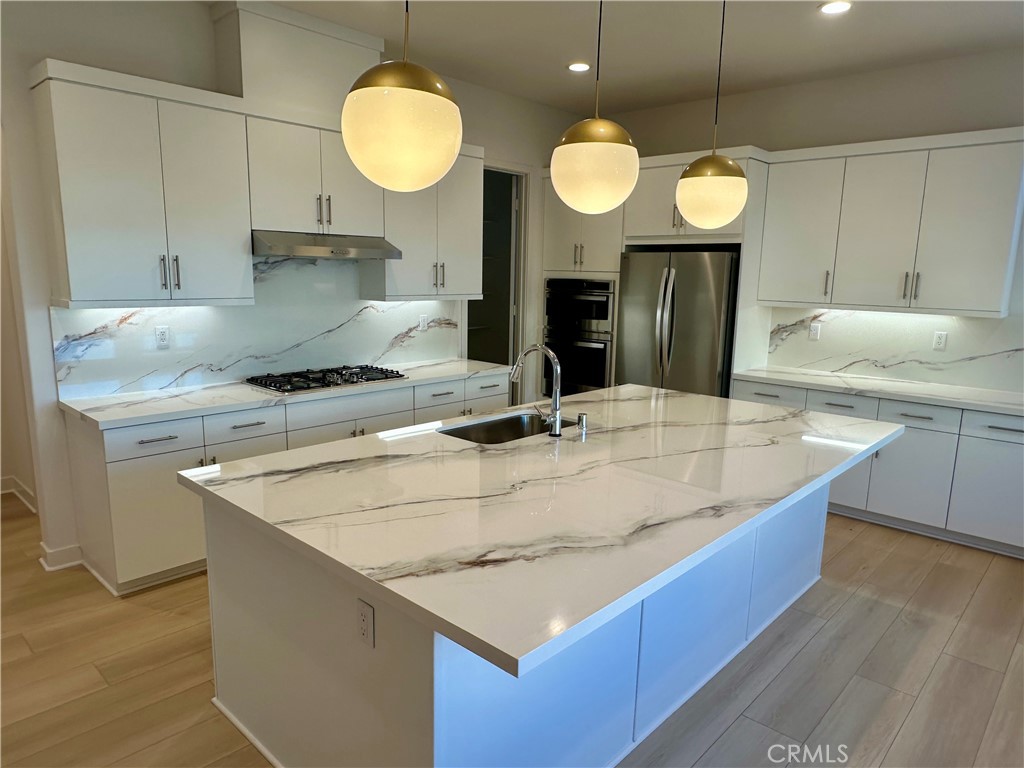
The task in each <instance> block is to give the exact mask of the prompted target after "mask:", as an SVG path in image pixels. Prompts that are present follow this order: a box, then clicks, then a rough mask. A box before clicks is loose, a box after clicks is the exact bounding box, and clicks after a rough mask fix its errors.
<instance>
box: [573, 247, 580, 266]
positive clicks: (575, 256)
mask: <svg viewBox="0 0 1024 768" xmlns="http://www.w3.org/2000/svg"><path fill="white" fill-rule="evenodd" d="M579 262H580V244H579V243H573V244H572V265H573V266H574V267H575V266H576V265H577V264H579Z"/></svg>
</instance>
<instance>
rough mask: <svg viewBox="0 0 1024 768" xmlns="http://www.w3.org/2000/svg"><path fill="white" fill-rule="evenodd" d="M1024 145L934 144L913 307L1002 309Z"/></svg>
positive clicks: (995, 311)
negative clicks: (950, 146) (939, 145)
mask: <svg viewBox="0 0 1024 768" xmlns="http://www.w3.org/2000/svg"><path fill="white" fill-rule="evenodd" d="M1022 148H1024V144H1022V143H1021V142H1011V143H1006V144H988V145H980V146H973V147H956V148H953V149H936V150H932V151H931V152H930V153H929V154H930V157H929V159H928V182H927V184H926V185H925V191H924V209H923V211H922V213H921V235H920V239H919V242H918V247H917V266H916V267H915V278H916V281H915V285H914V290H913V303H912V304H911V306H913V307H916V308H919V309H941V310H959V311H967V312H978V313H986V312H987V313H993V314H997V315H1001V314H1005V313H1006V310H1007V305H1008V301H1009V289H1010V280H1011V278H1012V273H1013V265H1014V259H1015V257H1016V248H1017V241H1018V238H1019V236H1020V216H1021V176H1022V173H1021V171H1022V165H1024V149H1022Z"/></svg>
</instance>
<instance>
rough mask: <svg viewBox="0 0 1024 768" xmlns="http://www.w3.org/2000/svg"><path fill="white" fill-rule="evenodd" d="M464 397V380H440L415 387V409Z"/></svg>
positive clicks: (463, 398) (443, 403)
mask: <svg viewBox="0 0 1024 768" xmlns="http://www.w3.org/2000/svg"><path fill="white" fill-rule="evenodd" d="M465 399H466V382H465V381H441V382H438V383H437V384H424V385H422V386H419V387H416V409H417V410H419V409H420V408H429V407H432V406H435V405H445V404H447V403H454V402H456V401H458V402H460V403H461V402H462V401H463V400H465Z"/></svg>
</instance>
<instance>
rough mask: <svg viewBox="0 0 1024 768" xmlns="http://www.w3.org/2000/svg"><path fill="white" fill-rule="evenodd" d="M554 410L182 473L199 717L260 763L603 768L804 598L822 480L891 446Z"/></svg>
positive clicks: (865, 435) (690, 399) (708, 410)
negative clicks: (540, 419)
mask: <svg viewBox="0 0 1024 768" xmlns="http://www.w3.org/2000/svg"><path fill="white" fill-rule="evenodd" d="M530 409H531V407H526V408H518V409H509V410H510V411H511V412H522V411H524V410H530ZM579 412H586V413H587V414H588V415H589V429H588V431H587V433H586V435H585V436H583V435H581V434H580V432H579V430H578V429H577V428H576V427H566V428H564V430H563V437H562V438H561V439H560V440H555V439H552V438H550V437H548V436H547V435H545V434H542V435H537V436H534V437H529V438H525V439H522V440H517V441H514V442H510V443H504V444H497V445H478V444H476V443H470V442H466V441H464V440H460V439H457V438H455V437H452V436H449V435H444V434H441V433H439V432H437V431H436V428H437V427H438V426H439V424H420V425H417V426H416V427H409V428H403V429H397V430H392V431H390V432H383V433H380V434H378V435H373V436H367V437H365V438H359V439H355V440H346V441H342V442H336V443H329V444H325V445H319V446H313V447H309V448H303V449H299V450H293V451H287V452H284V453H278V454H271V455H268V456H262V457H258V458H254V459H248V460H244V461H238V462H233V463H230V464H224V465H217V466H213V467H204V468H200V469H195V470H190V471H187V472H182V473H181V474H180V482H181V483H182V484H183V485H185V486H186V487H188V488H190V489H192V490H194V491H196V492H197V493H199V494H200V495H201V496H202V498H203V500H204V507H205V520H206V534H207V546H208V564H209V578H210V597H211V623H212V631H213V647H214V659H215V674H216V684H217V695H216V698H215V700H214V701H215V703H216V704H217V706H218V707H220V708H221V710H222V711H223V712H225V714H226V715H227V716H228V717H229V718H231V719H232V721H233V722H235V723H236V725H238V726H239V727H240V728H241V729H242V730H243V732H245V733H246V735H247V736H248V737H249V738H250V739H251V740H252V741H253V743H254V744H255V745H256V746H257V747H258V748H259V749H260V750H261V751H263V752H264V754H265V755H266V756H267V757H268V759H270V760H271V761H272V762H274V763H275V764H279V765H385V764H387V765H517V766H523V765H545V766H549V765H573V766H580V765H608V764H613V763H615V762H616V761H618V760H619V759H621V758H622V757H623V756H624V755H625V754H627V753H628V752H629V751H630V750H631V749H632V748H633V746H634V745H635V743H636V742H638V741H639V740H641V739H642V738H644V736H646V735H647V734H648V733H650V732H651V731H652V730H653V729H654V728H655V727H656V726H657V725H658V724H659V723H660V722H661V721H662V720H664V718H665V717H667V716H668V715H669V714H671V713H672V712H673V711H674V710H675V709H676V708H678V707H679V706H680V705H681V704H682V703H683V702H684V701H685V700H686V699H687V698H689V696H691V695H692V694H693V693H694V692H695V691H696V690H698V689H699V688H700V686H701V685H703V684H704V683H705V682H706V681H707V680H708V679H709V678H710V677H711V676H712V675H714V674H715V672H716V671H718V670H719V669H720V668H721V667H722V666H723V665H724V664H726V663H727V662H728V661H729V660H730V659H731V658H732V657H733V656H734V655H735V654H736V653H738V652H739V651H740V650H741V649H742V648H743V647H745V646H746V645H747V644H748V643H749V642H750V641H751V640H752V639H753V638H754V637H755V636H756V635H757V634H758V633H759V632H760V631H761V630H762V629H763V628H764V627H765V626H767V625H768V624H769V623H770V622H771V621H772V620H773V619H774V618H775V617H776V616H778V615H779V613H781V612H782V611H783V610H784V609H785V608H786V607H788V606H789V605H790V604H791V603H792V602H793V600H795V599H796V598H797V597H799V595H801V594H802V593H803V592H804V591H805V590H806V589H807V588H808V587H809V586H811V584H813V583H814V582H815V581H816V580H817V579H818V575H819V569H820V558H821V546H822V542H823V537H824V525H825V508H826V503H827V499H828V486H829V482H830V480H832V479H833V478H834V477H836V476H837V475H839V474H840V473H842V472H844V471H846V470H847V469H849V468H850V467H852V466H853V465H854V464H856V463H857V462H859V461H861V460H863V459H865V458H866V457H868V456H869V455H870V454H871V453H872V452H873V451H875V450H877V449H879V448H880V447H882V446H883V445H885V444H887V443H888V442H890V441H891V440H893V439H895V438H896V437H897V436H898V435H899V434H900V433H901V432H902V431H903V427H901V426H898V425H893V424H886V423H881V422H876V421H865V420H860V419H853V418H848V417H843V416H834V415H827V414H818V413H809V412H806V411H797V410H790V409H784V408H778V407H772V406H764V405H759V404H754V403H747V402H740V401H733V400H723V399H719V398H712V397H705V396H701V395H688V394H683V393H679V392H670V391H666V390H657V389H650V388H647V387H640V386H634V385H627V386H620V387H614V388H611V389H606V390H599V391H596V392H589V393H585V394H581V395H573V396H571V397H567V398H565V399H564V400H563V415H564V416H565V417H568V418H573V417H575V415H576V414H577V413H579ZM485 418H495V417H494V416H488V417H485ZM472 420H474V419H455V420H452V422H444V425H448V424H449V423H457V422H461V421H472ZM475 420H479V417H477V419H475Z"/></svg>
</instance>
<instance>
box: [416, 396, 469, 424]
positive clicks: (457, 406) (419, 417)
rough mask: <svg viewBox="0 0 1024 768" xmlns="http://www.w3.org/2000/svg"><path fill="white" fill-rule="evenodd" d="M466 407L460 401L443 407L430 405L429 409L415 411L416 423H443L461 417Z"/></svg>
mask: <svg viewBox="0 0 1024 768" xmlns="http://www.w3.org/2000/svg"><path fill="white" fill-rule="evenodd" d="M465 409H466V406H465V405H464V404H463V403H462V401H461V400H460V401H459V402H457V403H445V404H444V405H432V406H430V407H429V408H417V409H416V423H417V424H426V423H427V422H428V421H443V420H444V419H454V418H456V417H458V416H462V415H463V413H464V411H465Z"/></svg>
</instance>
